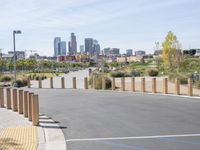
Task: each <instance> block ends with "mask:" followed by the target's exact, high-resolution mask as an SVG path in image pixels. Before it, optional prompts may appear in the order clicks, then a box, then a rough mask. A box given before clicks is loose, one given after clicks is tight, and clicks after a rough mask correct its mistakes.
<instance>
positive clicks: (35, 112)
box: [32, 95, 39, 126]
mask: <svg viewBox="0 0 200 150" xmlns="http://www.w3.org/2000/svg"><path fill="white" fill-rule="evenodd" d="M32 123H33V125H34V126H37V125H39V101H38V95H33V100H32Z"/></svg>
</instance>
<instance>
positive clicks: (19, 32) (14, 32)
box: [13, 30, 22, 83]
mask: <svg viewBox="0 0 200 150" xmlns="http://www.w3.org/2000/svg"><path fill="white" fill-rule="evenodd" d="M21 33H22V32H21V31H20V30H14V31H13V48H14V78H15V83H16V79H17V75H16V50H15V34H21Z"/></svg>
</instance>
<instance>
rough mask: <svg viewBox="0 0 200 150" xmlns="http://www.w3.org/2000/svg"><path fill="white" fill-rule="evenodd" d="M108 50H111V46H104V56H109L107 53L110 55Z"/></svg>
mask: <svg viewBox="0 0 200 150" xmlns="http://www.w3.org/2000/svg"><path fill="white" fill-rule="evenodd" d="M110 50H111V48H104V49H103V54H104V55H105V56H109V55H110Z"/></svg>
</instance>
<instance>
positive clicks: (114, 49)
mask: <svg viewBox="0 0 200 150" xmlns="http://www.w3.org/2000/svg"><path fill="white" fill-rule="evenodd" d="M110 54H111V55H119V54H120V49H119V48H112V49H111V50H110Z"/></svg>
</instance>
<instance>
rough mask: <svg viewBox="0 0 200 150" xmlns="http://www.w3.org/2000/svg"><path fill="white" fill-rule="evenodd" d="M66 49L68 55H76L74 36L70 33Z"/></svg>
mask: <svg viewBox="0 0 200 150" xmlns="http://www.w3.org/2000/svg"><path fill="white" fill-rule="evenodd" d="M68 48H69V55H76V54H77V42H76V36H75V34H74V33H71V36H70V41H69V42H68Z"/></svg>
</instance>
